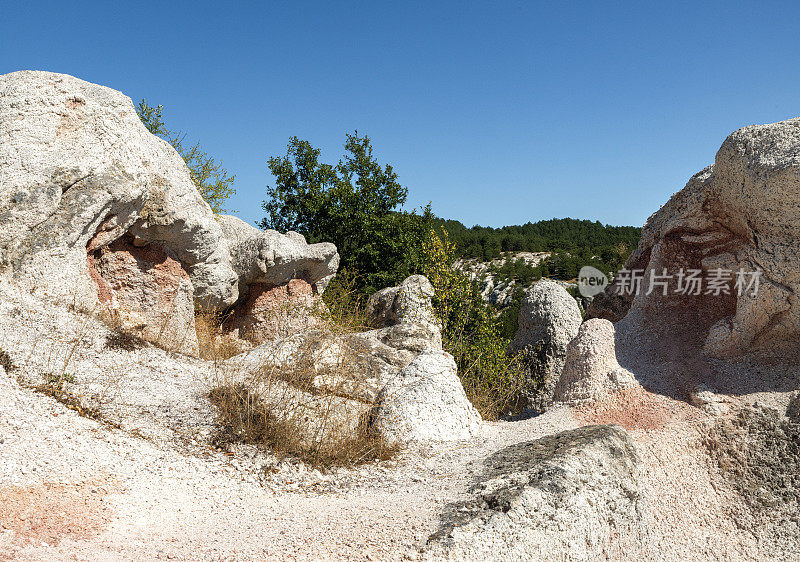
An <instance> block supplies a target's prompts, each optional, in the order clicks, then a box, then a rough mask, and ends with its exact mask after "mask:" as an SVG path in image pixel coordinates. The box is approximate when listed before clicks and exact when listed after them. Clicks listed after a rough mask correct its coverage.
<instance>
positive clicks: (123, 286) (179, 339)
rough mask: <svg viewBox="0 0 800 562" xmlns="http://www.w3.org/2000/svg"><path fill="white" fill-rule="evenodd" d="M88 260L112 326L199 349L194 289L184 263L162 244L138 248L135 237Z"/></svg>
mask: <svg viewBox="0 0 800 562" xmlns="http://www.w3.org/2000/svg"><path fill="white" fill-rule="evenodd" d="M90 248H91V247H90ZM88 259H89V265H90V270H89V271H90V274H91V275H92V276H93V277H94V279H95V282H96V283H97V287H98V299H99V301H100V307H101V308H100V313H101V315H103V316H106V317H107V318H108V319H109V320H110V323H111V324H112V325H115V326H117V327H118V328H119V329H121V330H123V331H125V332H128V333H130V334H133V335H135V336H138V337H140V338H142V339H144V340H147V341H151V342H153V343H155V344H157V345H158V346H160V347H163V348H165V349H168V350H171V351H177V352H181V353H187V354H192V355H193V354H196V353H197V333H196V331H195V321H194V320H195V317H194V288H193V287H192V283H191V280H190V277H189V274H188V273H187V272H186V271H185V270H184V269H183V267H182V266H181V264H180V262H178V261H177V260H175V259H173V258H171V257H169V255H167V253H166V252H165V251H164V250H163V248H162V247H161V246H159V245H157V244H150V245H148V246H146V247H140V248H137V247H136V246H135V245H134V244H133V240H132V237H130V236H128V237H124V238H120V239H117V240H115V241H114V242H112V243H111V244H109V245H107V246H102V247H101V248H99V249H97V250H94V251H91V252H90V253H89V258H88Z"/></svg>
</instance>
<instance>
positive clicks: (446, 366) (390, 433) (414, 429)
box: [370, 350, 481, 443]
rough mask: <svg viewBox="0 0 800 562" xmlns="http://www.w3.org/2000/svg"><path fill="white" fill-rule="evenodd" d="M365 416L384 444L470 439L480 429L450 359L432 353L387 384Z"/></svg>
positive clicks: (419, 357)
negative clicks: (369, 417)
mask: <svg viewBox="0 0 800 562" xmlns="http://www.w3.org/2000/svg"><path fill="white" fill-rule="evenodd" d="M370 416H371V426H372V427H373V428H374V429H375V430H377V431H378V432H379V433H380V434H381V436H382V437H383V438H384V439H385V440H386V441H387V442H389V443H408V442H412V441H453V440H460V439H469V438H471V437H473V436H475V435H477V433H478V432H479V430H480V424H481V417H480V414H478V412H477V410H475V408H474V407H473V406H472V404H470V402H469V400H468V399H467V396H466V393H465V392H464V388H463V386H462V385H461V380H460V379H459V378H458V374H457V368H456V363H455V361H454V360H453V357H452V355H450V354H449V353H446V352H443V351H432V350H429V351H424V352H422V353H421V354H420V355H419V356H417V358H416V359H414V360H413V361H412V362H411V363H410V364H409V365H408V366H407V367H405V368H404V369H402V370H401V371H400V373H399V374H398V375H397V376H395V377H393V378H392V379H391V380H390V381H389V382H387V383H386V385H385V386H384V387H383V388H382V389H381V391H380V393H379V394H378V397H377V399H376V401H375V406H374V407H373V409H372V412H371V414H370Z"/></svg>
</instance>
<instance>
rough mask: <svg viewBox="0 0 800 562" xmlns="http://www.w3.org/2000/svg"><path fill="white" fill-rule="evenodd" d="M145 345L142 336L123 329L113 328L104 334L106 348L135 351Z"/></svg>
mask: <svg viewBox="0 0 800 562" xmlns="http://www.w3.org/2000/svg"><path fill="white" fill-rule="evenodd" d="M145 345H147V343H146V342H145V341H144V340H143V339H142V338H140V337H139V336H137V335H135V334H132V333H130V332H126V331H124V330H113V331H112V332H111V333H109V334H108V335H107V336H106V347H107V348H108V349H120V350H123V351H135V350H137V349H141V348H143V347H144V346H145Z"/></svg>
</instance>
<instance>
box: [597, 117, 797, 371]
mask: <svg viewBox="0 0 800 562" xmlns="http://www.w3.org/2000/svg"><path fill="white" fill-rule="evenodd" d="M799 227H800V119H792V120H789V121H783V122H780V123H774V124H770V125H756V126H750V127H744V128H743V129H739V130H738V131H736V132H734V133H732V134H731V135H730V136H729V137H728V138H727V139H726V140H725V142H724V143H723V144H722V147H721V148H720V150H719V151H718V152H717V156H716V160H715V163H714V165H713V166H710V167H708V168H706V169H704V170H703V171H701V172H700V173H698V174H696V175H695V176H694V177H692V178H691V179H690V180H689V183H687V185H686V187H684V188H683V189H682V190H681V191H679V192H678V193H676V194H675V195H674V196H673V197H672V198H671V199H670V200H669V201H668V202H667V203H666V204H665V205H664V206H663V207H662V208H661V209H660V210H659V211H658V212H656V213H655V214H653V216H651V217H650V218H649V219H648V221H647V223H646V224H645V227H644V229H643V231H642V238H641V241H640V244H639V247H638V248H637V250H636V251H635V252H634V253H633V255H632V256H631V257H630V259H629V260H628V264H627V266H626V267H627V268H628V269H637V268H638V269H642V270H643V277H644V282H643V283H642V290H641V291H639V292H638V294H637V295H636V296H635V298H632V299H631V298H630V297H628V300H630V301H631V305H630V311H631V313H632V314H630V313H629V314H628V316H627V317H626V318H625V320H624V322H625V328H624V329H625V331H638V332H642V333H653V334H664V333H665V332H666V331H667V330H669V331H670V332H673V333H674V332H675V331H676V330H678V331H683V332H685V333H686V336H687V340H689V339H691V340H695V341H699V342H702V351H703V353H704V354H705V355H706V356H708V357H714V358H732V357H739V356H742V355H752V356H754V357H759V358H761V359H765V360H767V361H771V362H774V361H779V362H787V361H788V362H792V361H795V362H796V361H797V360H798V359H800V346H798V345H797V343H796V341H797V338H798V335H800V244H798V234H797V232H798V228H799ZM665 269H666V273H667V275H671V276H672V277H671V279H669V282H668V284H667V285H665V286H663V287H662V286H660V285H659V286H654V289H655V290H653V291H650V294H647V293H648V289H649V288H650V287H651V283H650V279H651V278H650V275H651V274H653V275H660V274H662V273H663V272H664V270H665ZM681 269H683V270H684V271H685V272H688V270H692V269H694V270H699V271H700V272H701V274H700V275H699V277H701V278H702V279H703V280H704V285H703V287H702V289H701V291H700V293H699V294H693V293H694V291H688V292H686V291H684V292H680V289H681V287H680V286H679V278H678V274H679V273H680V271H681ZM756 271H760V279H759V284H758V290H757V291H756V290H754V289H755V287H754V286H749V285H750V283H751V282H752V281H754V277H753V276H751V275H749V273H750V272H756ZM651 272H652V273H651ZM738 272H742V273H741V275H740V274H739V273H738ZM714 278H717V279H718V280H720V281H721V283H719V287H720V288H718V289H716V290H715V289H714V287H713V286H709V284H708V283H709V280H710V279H714ZM739 281H741V282H742V283H741V284H737V282H739ZM686 287H687V284H686V283H685V282H684V283H683V288H684V289H685V288H686ZM619 288H620V283H619V282H618V283H616V284H614V285H612V286H611V287H609V292H614V291H616V290H618V289H619ZM665 292H666V294H664V293H665ZM632 293H633V291H632ZM617 328H618V330H619V329H620V327H619V326H618V327H617ZM668 339H669V338H665V340H668ZM674 352H676V353H680V352H679V351H677V350H676V351H674ZM692 352H694V350H692ZM683 353H686V352H685V351H684V352H683Z"/></svg>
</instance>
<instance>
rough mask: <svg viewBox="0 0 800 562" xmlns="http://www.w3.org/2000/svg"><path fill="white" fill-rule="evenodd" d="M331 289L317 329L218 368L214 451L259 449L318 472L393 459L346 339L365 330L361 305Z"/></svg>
mask: <svg viewBox="0 0 800 562" xmlns="http://www.w3.org/2000/svg"><path fill="white" fill-rule="evenodd" d="M333 290H334V292H335V294H334V295H333V296H332V297H327V298H326V301H325V302H326V306H325V307H320V308H319V309H317V310H315V311H313V312H312V313H313V314H317V315H318V319H319V320H320V321H319V322H318V323H317V325H318V326H319V328H318V329H315V330H311V331H298V332H297V333H295V334H293V335H292V336H290V337H288V338H284V339H281V340H279V341H278V342H276V343H274V344H272V345H267V346H261V347H259V348H257V349H256V350H255V351H253V352H251V354H244V355H242V356H241V357H240V358H239V360H238V362H237V363H235V364H233V365H232V364H231V362H228V363H227V364H225V365H220V368H219V369H218V370H217V372H216V380H215V381H214V382H213V384H212V390H211V392H210V397H211V399H212V401H213V402H214V403H215V404H216V405H217V407H218V408H219V411H220V418H221V422H222V425H223V430H222V432H221V433H220V434H219V435H218V436H217V439H216V444H217V445H218V446H220V447H226V446H229V445H230V444H231V443H234V442H245V443H254V444H259V445H263V446H265V447H267V448H269V449H270V450H271V451H273V452H274V453H276V454H278V455H282V456H293V457H297V458H300V459H302V460H303V461H305V462H307V463H308V464H310V465H312V466H316V467H319V468H327V467H332V466H351V465H356V464H360V463H364V462H368V461H373V460H386V459H389V458H391V457H393V456H394V455H395V454H396V453H397V452H398V450H399V449H398V447H396V446H393V445H391V446H390V445H388V444H386V443H385V442H384V441H383V440H382V439H381V437H380V435H378V434H377V433H376V432H374V431H373V430H372V429H370V428H369V424H368V423H367V415H368V413H369V410H370V408H371V406H372V404H371V401H370V399H369V397H370V396H374V395H375V392H376V389H374V388H371V387H370V386H369V385H370V384H375V383H374V373H370V372H369V370H368V369H367V368H366V366H365V362H364V361H361V360H360V355H359V354H360V353H362V352H361V351H360V350H359V349H356V348H354V347H353V346H352V345H351V343H350V341H349V338H348V337H347V336H348V335H349V334H352V333H353V332H355V331H357V330H359V329H363V327H364V324H365V323H364V321H363V320H364V318H365V317H364V314H363V309H362V310H358V307H359V305H361V304H362V301H361V300H360V299H358V298H355V297H354V296H353V295H354V292H352V291H349V290H348V289H347V287H346V286H342V285H339V286H338V288H337V287H336V286H333ZM326 296H327V292H326ZM371 380H372V382H370V381H371Z"/></svg>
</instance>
